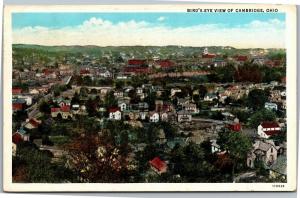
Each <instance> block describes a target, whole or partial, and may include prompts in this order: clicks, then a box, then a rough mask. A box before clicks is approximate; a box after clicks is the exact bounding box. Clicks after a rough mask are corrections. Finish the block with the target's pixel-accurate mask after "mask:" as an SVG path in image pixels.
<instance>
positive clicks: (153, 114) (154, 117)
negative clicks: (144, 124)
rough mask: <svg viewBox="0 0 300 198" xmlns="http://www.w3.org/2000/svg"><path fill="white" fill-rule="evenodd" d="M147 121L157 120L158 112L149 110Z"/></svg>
mask: <svg viewBox="0 0 300 198" xmlns="http://www.w3.org/2000/svg"><path fill="white" fill-rule="evenodd" d="M149 121H150V122H158V121H159V114H158V113H157V112H155V111H152V112H149Z"/></svg>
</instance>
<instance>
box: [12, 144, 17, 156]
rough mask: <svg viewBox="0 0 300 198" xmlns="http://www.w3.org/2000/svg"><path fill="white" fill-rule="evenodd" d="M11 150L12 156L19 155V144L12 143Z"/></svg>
mask: <svg viewBox="0 0 300 198" xmlns="http://www.w3.org/2000/svg"><path fill="white" fill-rule="evenodd" d="M11 150H12V156H16V154H17V144H16V143H14V142H12V148H11Z"/></svg>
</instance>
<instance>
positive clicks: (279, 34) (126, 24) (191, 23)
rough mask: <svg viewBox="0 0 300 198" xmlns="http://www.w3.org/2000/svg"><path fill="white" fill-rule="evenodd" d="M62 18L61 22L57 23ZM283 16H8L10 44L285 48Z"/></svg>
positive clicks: (223, 14) (103, 14) (135, 14)
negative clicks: (11, 39)
mask: <svg viewBox="0 0 300 198" xmlns="http://www.w3.org/2000/svg"><path fill="white" fill-rule="evenodd" d="M62 18H63V20H62ZM285 25H286V24H285V14H283V13H218V14H216V13H197V14H193V13H130V12H128V13H13V15H12V28H13V43H19V44H37V45H46V46H55V45H58V46H60V45H66V46H72V45H96V46H135V45H142V46H167V45H175V46H191V47H200V46H231V47H234V48H285V34H286V31H285Z"/></svg>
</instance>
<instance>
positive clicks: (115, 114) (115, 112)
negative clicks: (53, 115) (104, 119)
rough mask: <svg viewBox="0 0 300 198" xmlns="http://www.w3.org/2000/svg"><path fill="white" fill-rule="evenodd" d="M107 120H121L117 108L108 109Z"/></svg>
mask: <svg viewBox="0 0 300 198" xmlns="http://www.w3.org/2000/svg"><path fill="white" fill-rule="evenodd" d="M108 112H109V119H112V120H121V119H122V114H121V111H120V109H119V108H109V109H108Z"/></svg>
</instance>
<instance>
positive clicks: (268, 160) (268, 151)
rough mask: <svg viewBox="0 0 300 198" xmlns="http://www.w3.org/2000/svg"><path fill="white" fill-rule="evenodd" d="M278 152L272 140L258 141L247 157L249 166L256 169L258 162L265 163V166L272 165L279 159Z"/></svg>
mask: <svg viewBox="0 0 300 198" xmlns="http://www.w3.org/2000/svg"><path fill="white" fill-rule="evenodd" d="M277 150H278V148H277V147H276V146H275V144H274V142H273V141H272V140H266V141H263V140H256V141H255V143H254V144H253V146H252V150H251V151H250V152H249V153H248V155H247V166H248V167H250V168H254V167H255V162H257V161H261V162H263V164H264V165H265V166H270V165H272V164H273V163H274V162H275V161H276V159H277Z"/></svg>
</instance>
